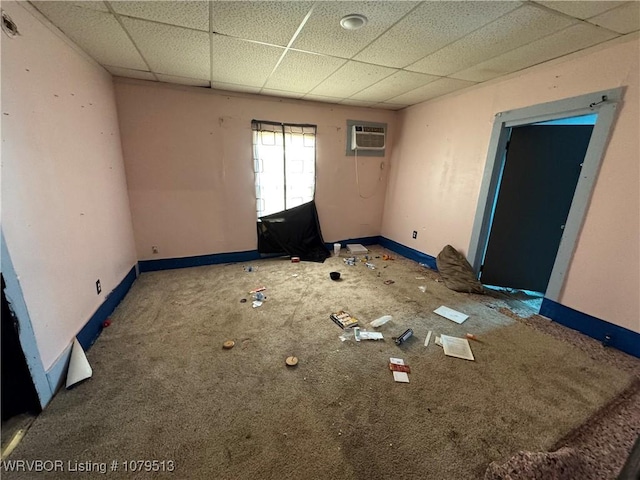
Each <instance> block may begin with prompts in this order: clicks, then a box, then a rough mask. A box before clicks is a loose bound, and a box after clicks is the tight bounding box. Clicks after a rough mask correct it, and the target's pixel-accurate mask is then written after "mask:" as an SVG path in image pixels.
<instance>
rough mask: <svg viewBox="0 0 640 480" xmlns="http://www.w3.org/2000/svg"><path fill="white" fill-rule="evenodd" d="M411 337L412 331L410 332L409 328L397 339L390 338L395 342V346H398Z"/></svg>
mask: <svg viewBox="0 0 640 480" xmlns="http://www.w3.org/2000/svg"><path fill="white" fill-rule="evenodd" d="M412 335H413V330H411V329H410V328H408V329H407V330H405V331H404V332H402V335H400V336H399V337H392V338H393V339H394V340H395V342H396V345H398V346H400V345H402V344H403V343H404V342H406V341H407V340H409V338H411V336H412Z"/></svg>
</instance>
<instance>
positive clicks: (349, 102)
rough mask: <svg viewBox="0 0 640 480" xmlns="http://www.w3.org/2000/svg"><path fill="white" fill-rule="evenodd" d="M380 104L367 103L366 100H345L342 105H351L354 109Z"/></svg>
mask: <svg viewBox="0 0 640 480" xmlns="http://www.w3.org/2000/svg"><path fill="white" fill-rule="evenodd" d="M376 103H378V102H367V101H364V100H352V99H351V98H345V99H344V100H342V101H341V102H340V104H341V105H351V106H353V107H372V106H373V105H375V104H376Z"/></svg>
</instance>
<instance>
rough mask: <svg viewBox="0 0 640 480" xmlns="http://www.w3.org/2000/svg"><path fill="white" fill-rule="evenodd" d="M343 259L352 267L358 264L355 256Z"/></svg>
mask: <svg viewBox="0 0 640 480" xmlns="http://www.w3.org/2000/svg"><path fill="white" fill-rule="evenodd" d="M343 261H344V263H345V265H349V266H350V267H355V266H356V259H355V257H349V258H345V259H344V260H343Z"/></svg>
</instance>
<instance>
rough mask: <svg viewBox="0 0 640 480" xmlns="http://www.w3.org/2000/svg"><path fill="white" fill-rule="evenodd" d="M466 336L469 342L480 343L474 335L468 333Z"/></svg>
mask: <svg viewBox="0 0 640 480" xmlns="http://www.w3.org/2000/svg"><path fill="white" fill-rule="evenodd" d="M466 336H467V338H468V339H469V340H475V341H476V342H477V341H478V337H476V336H475V335H474V334H473V333H467V335H466Z"/></svg>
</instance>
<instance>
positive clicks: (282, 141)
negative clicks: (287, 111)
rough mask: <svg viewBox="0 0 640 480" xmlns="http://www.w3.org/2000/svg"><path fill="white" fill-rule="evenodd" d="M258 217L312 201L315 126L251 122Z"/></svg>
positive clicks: (314, 164) (314, 175) (314, 172)
mask: <svg viewBox="0 0 640 480" xmlns="http://www.w3.org/2000/svg"><path fill="white" fill-rule="evenodd" d="M251 128H252V130H253V164H254V172H255V176H256V211H257V214H258V218H259V217H263V216H265V215H270V214H272V213H277V212H281V211H283V210H287V209H289V208H293V207H297V206H298V205H302V204H303V203H307V202H310V201H311V200H313V196H314V194H315V188H316V126H315V125H295V124H282V123H275V122H263V121H256V120H254V121H252V122H251Z"/></svg>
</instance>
